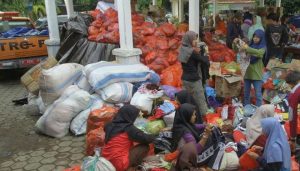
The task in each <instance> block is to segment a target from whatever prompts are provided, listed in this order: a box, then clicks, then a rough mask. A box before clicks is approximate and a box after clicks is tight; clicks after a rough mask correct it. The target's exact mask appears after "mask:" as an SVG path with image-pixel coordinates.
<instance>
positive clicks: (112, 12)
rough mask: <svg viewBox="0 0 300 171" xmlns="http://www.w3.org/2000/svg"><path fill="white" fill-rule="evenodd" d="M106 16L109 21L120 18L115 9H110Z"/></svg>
mask: <svg viewBox="0 0 300 171" xmlns="http://www.w3.org/2000/svg"><path fill="white" fill-rule="evenodd" d="M104 15H105V16H106V18H108V19H112V18H118V12H117V11H116V10H114V9H113V8H108V9H107V10H106V11H105V12H104Z"/></svg>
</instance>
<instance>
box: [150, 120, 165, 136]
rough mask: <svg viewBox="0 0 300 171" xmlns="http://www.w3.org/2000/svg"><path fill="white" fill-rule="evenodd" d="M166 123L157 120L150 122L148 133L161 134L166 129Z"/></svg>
mask: <svg viewBox="0 0 300 171" xmlns="http://www.w3.org/2000/svg"><path fill="white" fill-rule="evenodd" d="M165 127H166V126H165V123H164V121H163V120H156V121H151V122H148V123H147V125H146V131H147V132H148V133H151V134H156V135H157V134H159V132H160V131H161V130H162V129H163V128H165Z"/></svg>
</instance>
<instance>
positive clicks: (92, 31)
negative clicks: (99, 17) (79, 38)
mask: <svg viewBox="0 0 300 171" xmlns="http://www.w3.org/2000/svg"><path fill="white" fill-rule="evenodd" d="M98 31H99V29H98V28H97V27H95V26H90V27H89V30H88V32H89V35H95V34H96V35H97V34H98Z"/></svg>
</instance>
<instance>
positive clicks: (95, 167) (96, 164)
mask: <svg viewBox="0 0 300 171" xmlns="http://www.w3.org/2000/svg"><path fill="white" fill-rule="evenodd" d="M100 153H101V152H100V149H96V150H95V155H94V156H88V157H86V158H84V160H83V164H82V166H81V171H116V169H115V167H114V166H113V165H112V164H111V163H110V162H109V161H108V160H106V159H105V158H103V157H101V156H100Z"/></svg>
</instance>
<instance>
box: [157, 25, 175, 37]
mask: <svg viewBox="0 0 300 171" xmlns="http://www.w3.org/2000/svg"><path fill="white" fill-rule="evenodd" d="M160 28H161V30H162V31H163V32H164V33H165V34H166V36H168V37H171V36H173V35H174V34H175V32H176V27H175V26H174V25H173V24H170V23H165V24H163V25H161V26H160Z"/></svg>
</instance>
